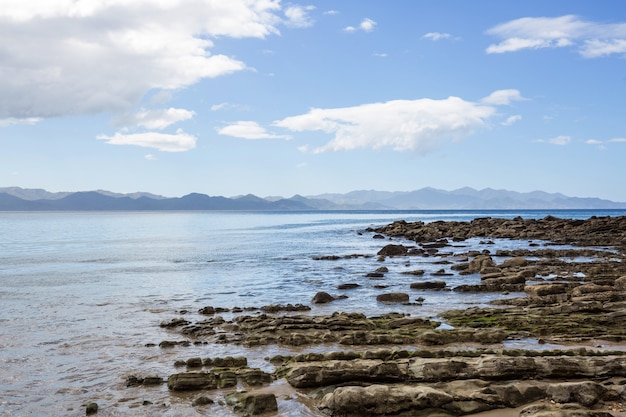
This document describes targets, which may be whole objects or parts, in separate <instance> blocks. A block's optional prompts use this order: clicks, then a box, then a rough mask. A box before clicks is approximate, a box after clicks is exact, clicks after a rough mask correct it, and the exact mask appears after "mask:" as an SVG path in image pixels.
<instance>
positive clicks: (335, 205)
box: [0, 187, 626, 211]
mask: <svg viewBox="0 0 626 417" xmlns="http://www.w3.org/2000/svg"><path fill="white" fill-rule="evenodd" d="M486 209H511V210H519V209H626V203H624V202H614V201H610V200H603V199H599V198H580V197H568V196H566V195H563V194H560V193H546V192H543V191H533V192H528V193H520V192H516V191H508V190H494V189H491V188H485V189H482V190H476V189H473V188H470V187H464V188H459V189H457V190H453V191H446V190H440V189H435V188H430V187H427V188H421V189H419V190H415V191H375V190H362V191H352V192H349V193H345V194H320V195H314V196H306V197H304V196H301V195H294V196H293V197H290V198H283V197H266V198H261V197H257V196H255V195H253V194H248V195H244V196H236V197H223V196H208V195H205V194H198V193H192V194H187V195H185V196H183V197H174V198H172V197H164V196H160V195H155V194H150V193H141V192H137V193H132V194H119V193H114V192H110V191H104V190H97V191H81V192H59V193H53V192H48V191H46V190H42V189H24V188H19V187H6V188H0V210H2V211H83V210H131V211H132V210H300V211H302V210H486Z"/></svg>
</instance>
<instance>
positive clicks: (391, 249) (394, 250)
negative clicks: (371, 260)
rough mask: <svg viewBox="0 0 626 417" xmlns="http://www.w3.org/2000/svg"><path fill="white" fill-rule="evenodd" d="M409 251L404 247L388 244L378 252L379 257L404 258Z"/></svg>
mask: <svg viewBox="0 0 626 417" xmlns="http://www.w3.org/2000/svg"><path fill="white" fill-rule="evenodd" d="M408 251H409V249H408V248H407V247H406V246H404V245H394V244H389V245H387V246H385V247H383V248H382V249H381V250H379V251H378V253H377V255H379V256H404V255H406V254H407V252H408Z"/></svg>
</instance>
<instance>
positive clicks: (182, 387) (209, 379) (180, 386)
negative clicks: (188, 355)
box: [167, 372, 217, 391]
mask: <svg viewBox="0 0 626 417" xmlns="http://www.w3.org/2000/svg"><path fill="white" fill-rule="evenodd" d="M167 388H168V389H169V390H171V391H195V390H203V389H215V388H217V379H216V377H215V375H214V374H212V373H207V372H185V373H180V374H173V375H170V377H169V378H168V379H167Z"/></svg>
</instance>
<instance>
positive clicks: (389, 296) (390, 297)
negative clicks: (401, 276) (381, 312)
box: [376, 292, 409, 303]
mask: <svg viewBox="0 0 626 417" xmlns="http://www.w3.org/2000/svg"><path fill="white" fill-rule="evenodd" d="M376 301H378V302H381V303H408V302H409V294H407V293H404V292H390V293H386V294H379V295H378V296H376Z"/></svg>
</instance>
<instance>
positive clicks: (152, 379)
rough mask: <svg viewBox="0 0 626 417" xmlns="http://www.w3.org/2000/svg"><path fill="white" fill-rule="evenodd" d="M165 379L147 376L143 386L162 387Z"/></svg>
mask: <svg viewBox="0 0 626 417" xmlns="http://www.w3.org/2000/svg"><path fill="white" fill-rule="evenodd" d="M162 383H163V378H161V377H160V376H147V377H145V378H144V379H143V381H142V385H161V384H162Z"/></svg>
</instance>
